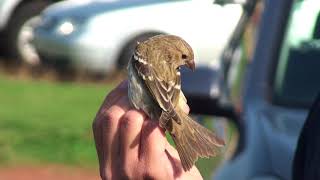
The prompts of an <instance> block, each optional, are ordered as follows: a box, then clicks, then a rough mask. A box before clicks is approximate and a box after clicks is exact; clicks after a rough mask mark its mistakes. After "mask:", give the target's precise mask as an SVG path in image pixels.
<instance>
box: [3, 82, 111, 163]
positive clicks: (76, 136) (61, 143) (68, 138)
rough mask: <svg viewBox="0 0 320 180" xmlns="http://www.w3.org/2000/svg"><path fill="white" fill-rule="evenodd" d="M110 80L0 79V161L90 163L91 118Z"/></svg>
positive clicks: (92, 161) (94, 161)
mask: <svg viewBox="0 0 320 180" xmlns="http://www.w3.org/2000/svg"><path fill="white" fill-rule="evenodd" d="M110 88H111V87H110V86H94V85H91V86H86V85H79V84H66V83H60V84H54V83H48V82H32V81H27V82H24V81H9V80H5V79H2V78H1V79H0V134H1V135H0V162H1V163H13V162H14V163H26V162H27V163H29V162H33V163H42V162H51V163H64V164H81V165H88V164H89V165H93V164H96V162H97V161H96V154H95V149H94V144H93V139H92V133H91V123H92V120H93V118H94V116H95V113H96V111H97V109H98V107H99V105H100V104H101V102H102V100H103V98H104V96H105V94H106V93H107V92H108V91H109V90H110Z"/></svg>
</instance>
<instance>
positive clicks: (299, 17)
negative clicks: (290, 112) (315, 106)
mask: <svg viewBox="0 0 320 180" xmlns="http://www.w3.org/2000/svg"><path fill="white" fill-rule="evenodd" d="M319 12H320V3H319V2H318V0H305V1H299V2H296V3H294V5H293V9H292V12H291V16H290V20H289V23H288V27H287V30H286V35H285V39H284V42H283V46H282V49H281V52H280V59H279V63H278V65H277V69H276V75H275V81H274V83H275V84H274V92H275V94H274V100H275V101H276V102H277V103H280V104H285V105H290V106H298V107H310V106H311V104H312V102H313V100H314V98H315V96H316V95H317V93H319V92H320V13H319Z"/></svg>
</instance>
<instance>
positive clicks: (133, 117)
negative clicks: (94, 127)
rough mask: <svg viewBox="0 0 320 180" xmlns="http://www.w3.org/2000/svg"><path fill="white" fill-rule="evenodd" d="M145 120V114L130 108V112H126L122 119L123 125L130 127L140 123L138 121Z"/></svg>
mask: <svg viewBox="0 0 320 180" xmlns="http://www.w3.org/2000/svg"><path fill="white" fill-rule="evenodd" d="M143 120H144V115H143V114H141V113H140V112H139V111H136V110H129V111H128V112H126V113H125V114H124V115H123V117H122V119H121V122H120V124H121V126H122V127H125V128H128V127H135V126H137V125H138V124H141V123H138V122H141V121H143Z"/></svg>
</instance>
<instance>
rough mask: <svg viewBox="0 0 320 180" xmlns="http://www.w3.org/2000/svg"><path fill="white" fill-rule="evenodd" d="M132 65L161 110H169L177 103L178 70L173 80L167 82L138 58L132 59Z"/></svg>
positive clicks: (179, 83) (178, 94) (178, 89)
mask: <svg viewBox="0 0 320 180" xmlns="http://www.w3.org/2000/svg"><path fill="white" fill-rule="evenodd" d="M133 63H134V67H135V69H136V70H137V72H138V75H139V76H140V78H141V79H142V80H143V81H144V83H145V85H146V86H147V88H148V89H149V92H150V93H151V95H152V96H153V98H154V100H155V101H156V102H157V103H158V104H159V106H160V107H161V109H162V110H163V111H171V110H173V109H174V108H175V106H176V105H177V104H178V101H179V96H180V89H181V78H180V72H179V73H177V76H175V77H174V78H173V80H171V81H169V82H167V81H166V80H165V79H163V78H161V77H160V76H158V75H157V74H156V73H155V69H154V67H152V66H150V65H149V64H148V63H147V62H145V61H143V60H141V59H140V61H139V60H135V59H133Z"/></svg>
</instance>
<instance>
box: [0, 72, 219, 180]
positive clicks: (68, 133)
mask: <svg viewBox="0 0 320 180" xmlns="http://www.w3.org/2000/svg"><path fill="white" fill-rule="evenodd" d="M112 87H113V86H112V85H101V84H100V85H94V84H89V85H87V84H79V83H53V82H46V81H31V80H27V81H23V80H8V79H6V78H4V77H0V134H1V135H0V164H1V165H16V164H29V163H31V164H40V165H41V164H46V163H49V164H50V163H53V164H67V165H71V166H73V165H74V166H85V167H90V168H96V167H97V159H96V152H95V148H94V143H93V138H92V132H91V123H92V120H93V118H94V116H95V113H96V111H97V109H98V107H99V106H100V104H101V102H102V100H103V98H104V96H105V95H106V93H107V92H108V91H110V89H111V88H112ZM197 165H198V167H199V168H200V171H201V173H202V174H203V175H204V176H205V177H206V178H208V177H209V175H210V174H211V172H212V168H213V167H214V166H215V162H214V161H212V159H211V160H201V161H200V162H199V163H198V164H197Z"/></svg>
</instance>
